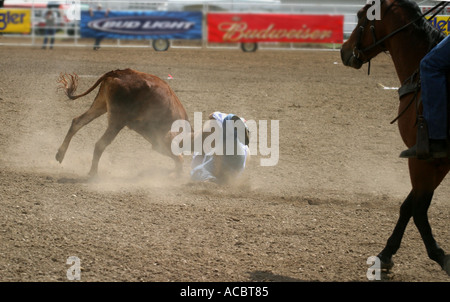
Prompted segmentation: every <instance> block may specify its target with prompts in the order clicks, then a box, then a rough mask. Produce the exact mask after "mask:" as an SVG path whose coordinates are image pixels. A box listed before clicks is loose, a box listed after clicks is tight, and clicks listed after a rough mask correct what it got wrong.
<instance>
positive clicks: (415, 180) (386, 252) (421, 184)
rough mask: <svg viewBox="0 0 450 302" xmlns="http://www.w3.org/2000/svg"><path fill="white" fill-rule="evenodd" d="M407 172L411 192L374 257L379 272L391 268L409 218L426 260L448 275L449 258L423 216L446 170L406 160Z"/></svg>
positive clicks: (415, 160)
mask: <svg viewBox="0 0 450 302" xmlns="http://www.w3.org/2000/svg"><path fill="white" fill-rule="evenodd" d="M409 169H410V176H411V182H412V186H413V189H412V191H411V192H410V194H409V195H408V197H407V198H406V200H405V201H404V202H403V204H402V206H401V208H400V217H399V219H398V222H397V225H396V226H395V229H394V231H393V233H392V235H391V237H389V239H388V241H387V244H386V247H385V248H384V249H383V251H382V252H381V253H380V254H379V255H378V257H379V258H380V260H381V265H382V268H384V269H390V268H391V267H392V266H393V262H392V255H394V254H395V253H396V252H397V250H398V249H399V247H400V243H401V240H402V237H403V234H404V231H405V229H406V226H407V224H408V222H409V219H410V218H411V217H413V218H414V223H415V225H416V226H417V228H418V230H419V232H420V235H421V237H422V240H423V242H424V244H425V246H426V249H427V253H428V256H429V257H430V258H431V259H432V260H434V261H436V262H437V263H438V264H439V265H440V266H441V267H442V268H443V269H445V270H446V271H447V273H448V274H450V272H449V270H450V267H449V266H450V260H449V258H450V256H448V255H447V256H446V255H445V252H444V251H443V250H442V249H441V248H440V247H439V246H438V245H437V243H436V241H435V239H434V237H433V234H432V231H431V227H430V224H429V222H428V216H427V212H428V208H429V206H430V204H431V200H432V198H433V193H434V190H435V189H436V188H437V187H438V186H439V184H440V183H441V181H442V179H443V178H444V177H445V175H446V174H447V172H448V169H447V168H443V169H442V168H441V169H438V168H436V167H435V166H433V165H430V164H428V163H427V162H425V161H418V160H417V159H410V161H409ZM424 176H426V177H424Z"/></svg>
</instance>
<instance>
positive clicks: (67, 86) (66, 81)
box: [58, 73, 108, 100]
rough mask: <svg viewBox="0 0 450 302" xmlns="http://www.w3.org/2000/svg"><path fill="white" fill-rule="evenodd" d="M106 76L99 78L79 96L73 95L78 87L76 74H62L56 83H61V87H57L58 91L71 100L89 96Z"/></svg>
mask: <svg viewBox="0 0 450 302" xmlns="http://www.w3.org/2000/svg"><path fill="white" fill-rule="evenodd" d="M107 76H108V73H106V74H104V75H103V76H101V77H100V78H99V79H98V80H97V82H95V84H94V85H93V86H92V87H91V88H89V89H88V90H86V91H85V92H83V93H82V94H79V95H74V93H75V91H76V90H77V87H78V75H77V74H76V73H74V74H67V73H66V74H62V73H61V75H60V76H59V79H58V83H61V84H62V85H61V86H60V87H59V88H60V89H63V90H64V93H65V94H66V95H67V96H68V97H69V99H71V100H75V99H78V98H80V97H82V96H85V95H87V94H89V93H90V92H91V91H92V90H94V89H95V88H96V87H97V86H98V85H99V84H100V83H102V82H103V80H104V79H105V78H106V77H107Z"/></svg>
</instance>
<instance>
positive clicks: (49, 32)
mask: <svg viewBox="0 0 450 302" xmlns="http://www.w3.org/2000/svg"><path fill="white" fill-rule="evenodd" d="M55 25H56V13H54V12H53V11H52V10H51V9H50V10H48V11H47V12H46V13H45V38H44V43H43V45H42V49H45V48H46V47H47V42H48V40H49V39H50V49H53V43H54V42H55V33H56V28H55Z"/></svg>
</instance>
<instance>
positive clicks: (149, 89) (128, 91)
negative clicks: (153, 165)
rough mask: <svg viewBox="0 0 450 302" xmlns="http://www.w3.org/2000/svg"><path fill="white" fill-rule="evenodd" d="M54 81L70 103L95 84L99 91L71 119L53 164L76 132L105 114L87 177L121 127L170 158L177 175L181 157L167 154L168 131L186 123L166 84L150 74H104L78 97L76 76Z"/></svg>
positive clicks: (184, 116) (130, 71)
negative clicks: (177, 123)
mask: <svg viewBox="0 0 450 302" xmlns="http://www.w3.org/2000/svg"><path fill="white" fill-rule="evenodd" d="M58 82H59V83H62V84H63V87H62V88H63V89H64V91H65V93H66V95H67V96H68V97H69V98H70V99H71V100H75V99H77V98H79V97H82V96H85V95H87V94H89V93H90V92H91V91H92V90H94V89H95V88H96V87H97V86H98V85H100V89H99V91H98V94H97V96H96V97H95V99H94V102H93V103H92V105H91V107H90V108H89V109H88V110H87V111H86V112H85V113H83V114H82V115H80V116H79V117H76V118H74V119H73V121H72V125H71V127H70V129H69V131H68V132H67V135H66V137H65V139H64V142H63V143H62V145H61V147H59V149H58V153H56V160H57V161H59V162H60V163H61V162H62V161H63V159H64V155H65V153H66V151H67V148H68V147H69V143H70V140H71V139H72V137H73V136H74V135H75V133H77V131H78V130H80V129H81V128H82V127H83V126H85V125H86V124H88V123H90V122H91V121H93V120H94V119H96V118H97V117H99V116H101V115H102V114H104V113H106V112H108V128H107V129H106V131H105V133H104V134H103V136H102V137H101V138H100V139H99V140H98V141H97V143H96V144H95V150H94V157H93V159H92V166H91V169H90V171H89V175H91V176H94V175H96V174H97V169H98V162H99V159H100V157H101V155H102V153H103V151H104V150H105V148H106V147H107V146H108V145H109V144H110V143H111V142H112V141H113V140H114V138H115V137H116V135H117V134H118V133H119V131H120V130H121V129H122V128H123V127H125V126H128V127H129V128H130V129H133V130H134V131H136V132H137V133H139V134H141V135H142V136H143V137H144V138H145V139H146V140H148V141H149V142H150V143H151V144H152V146H153V149H155V150H157V151H158V152H160V153H162V154H164V155H167V156H169V157H171V158H172V159H174V161H175V165H176V171H177V172H178V173H179V172H181V170H182V163H183V158H182V156H181V155H178V156H177V155H174V154H173V153H172V152H171V147H170V146H171V142H172V138H173V137H174V136H175V135H176V133H172V132H170V129H171V126H172V123H173V122H174V121H175V120H188V116H187V113H186V110H185V109H184V107H183V105H182V104H181V102H180V101H179V100H178V97H177V96H176V95H175V93H174V91H173V90H172V89H171V88H170V87H169V85H168V84H167V83H166V82H164V81H163V80H161V79H160V78H158V77H156V76H154V75H150V74H146V73H143V72H138V71H135V70H131V69H125V70H114V71H110V72H108V73H106V74H104V75H103V76H102V77H100V78H99V79H98V80H97V82H96V83H95V84H94V85H93V86H92V87H91V88H89V89H88V90H87V91H86V92H84V93H82V94H80V95H74V93H75V91H76V89H77V85H78V76H77V75H67V74H66V75H61V77H60V79H59V81H58Z"/></svg>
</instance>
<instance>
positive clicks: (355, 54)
mask: <svg viewBox="0 0 450 302" xmlns="http://www.w3.org/2000/svg"><path fill="white" fill-rule="evenodd" d="M395 2H397V0H395V1H394V2H392V3H391V4H390V5H389V6H388V8H387V9H386V11H385V13H384V14H385V15H386V14H387V13H388V12H389V10H390V9H391V7H392V6H393V5H394V4H395ZM448 4H449V3H448V2H445V1H441V2H439V3H438V4H436V5H435V6H434V7H432V8H431V9H430V10H428V11H426V12H424V13H422V14H421V15H420V16H418V17H417V18H415V19H414V20H412V21H410V22H409V23H407V24H405V25H403V26H401V27H400V28H398V29H396V30H394V31H393V32H391V33H390V34H388V35H387V36H385V37H383V38H381V39H379V40H377V38H376V34H375V19H374V20H372V22H371V23H372V24H371V25H370V30H371V33H372V39H373V44H372V45H370V46H368V47H366V48H364V49H362V50H361V49H360V45H361V38H362V34H363V33H364V30H365V26H366V24H367V22H368V21H369V19H368V18H367V17H366V20H365V21H364V24H363V25H361V26H360V27H359V32H358V39H357V42H356V46H355V48H354V49H353V57H354V58H355V59H356V60H358V61H360V62H362V63H366V62H367V63H369V67H368V74H369V75H370V59H369V60H366V61H364V60H362V59H361V58H360V57H361V55H363V54H364V52H367V51H369V50H371V49H373V48H375V47H377V46H379V45H381V44H382V43H383V42H384V41H386V40H387V39H389V38H391V37H393V36H395V35H396V34H398V33H399V32H401V31H403V30H404V29H405V28H407V27H409V26H410V25H411V24H413V23H415V22H417V21H418V20H420V19H422V18H424V17H425V16H426V15H428V14H429V13H431V12H432V11H434V10H435V9H437V8H439V7H440V8H439V9H438V10H437V11H436V12H435V13H434V14H433V15H432V16H431V18H434V17H435V16H436V15H437V14H439V13H440V12H441V11H442V10H443V9H444V8H445V7H446V6H447V5H448Z"/></svg>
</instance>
